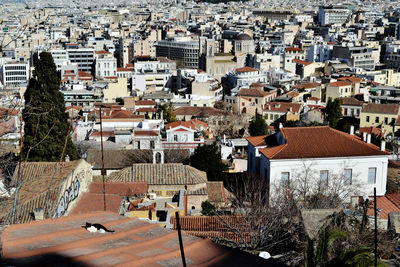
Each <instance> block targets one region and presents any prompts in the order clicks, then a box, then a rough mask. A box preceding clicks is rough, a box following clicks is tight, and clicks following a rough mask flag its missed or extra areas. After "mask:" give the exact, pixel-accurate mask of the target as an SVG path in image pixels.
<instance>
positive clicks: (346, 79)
mask: <svg viewBox="0 0 400 267" xmlns="http://www.w3.org/2000/svg"><path fill="white" fill-rule="evenodd" d="M338 81H348V82H351V83H359V82H361V78H358V77H352V76H347V77H340V78H338Z"/></svg>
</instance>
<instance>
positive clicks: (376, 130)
mask: <svg viewBox="0 0 400 267" xmlns="http://www.w3.org/2000/svg"><path fill="white" fill-rule="evenodd" d="M382 130H383V131H382ZM364 132H366V133H367V134H373V135H375V136H382V137H384V136H385V132H386V130H385V129H381V128H377V127H373V126H370V127H360V133H359V135H360V136H362V135H363V133H364Z"/></svg>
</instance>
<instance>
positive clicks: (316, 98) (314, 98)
mask: <svg viewBox="0 0 400 267" xmlns="http://www.w3.org/2000/svg"><path fill="white" fill-rule="evenodd" d="M307 100H312V101H319V100H321V98H319V97H313V96H311V97H309V98H307Z"/></svg>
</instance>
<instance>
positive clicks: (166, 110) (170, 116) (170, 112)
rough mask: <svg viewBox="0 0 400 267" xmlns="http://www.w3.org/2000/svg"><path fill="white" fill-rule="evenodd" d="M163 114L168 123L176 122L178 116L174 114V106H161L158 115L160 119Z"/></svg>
mask: <svg viewBox="0 0 400 267" xmlns="http://www.w3.org/2000/svg"><path fill="white" fill-rule="evenodd" d="M161 113H162V115H163V118H164V121H165V122H166V123H170V122H174V121H176V115H175V113H174V107H173V106H172V104H169V105H167V104H163V105H161V106H159V107H158V109H157V114H158V117H159V118H161Z"/></svg>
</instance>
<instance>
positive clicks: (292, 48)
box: [285, 47, 303, 52]
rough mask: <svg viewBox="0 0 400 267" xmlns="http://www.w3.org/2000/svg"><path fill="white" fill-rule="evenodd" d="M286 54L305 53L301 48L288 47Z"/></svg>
mask: <svg viewBox="0 0 400 267" xmlns="http://www.w3.org/2000/svg"><path fill="white" fill-rule="evenodd" d="M285 51H286V52H303V49H301V48H299V47H286V48H285Z"/></svg>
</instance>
